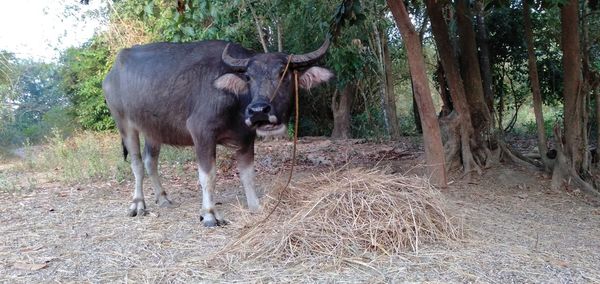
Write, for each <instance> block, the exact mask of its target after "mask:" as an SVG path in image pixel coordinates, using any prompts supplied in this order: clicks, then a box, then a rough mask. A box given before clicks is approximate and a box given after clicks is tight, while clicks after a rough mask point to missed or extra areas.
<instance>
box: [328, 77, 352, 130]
mask: <svg viewBox="0 0 600 284" xmlns="http://www.w3.org/2000/svg"><path fill="white" fill-rule="evenodd" d="M355 91H356V88H355V85H354V84H352V83H348V84H346V86H344V89H343V90H342V91H341V92H338V91H337V90H336V91H335V93H334V94H333V98H332V99H331V110H332V111H333V131H332V133H331V138H334V139H348V138H350V111H351V110H352V97H353V96H354V93H355ZM338 94H339V95H338Z"/></svg>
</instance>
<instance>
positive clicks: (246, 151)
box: [236, 144, 260, 212]
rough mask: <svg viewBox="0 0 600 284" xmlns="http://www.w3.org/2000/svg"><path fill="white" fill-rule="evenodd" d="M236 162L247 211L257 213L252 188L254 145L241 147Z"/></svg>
mask: <svg viewBox="0 0 600 284" xmlns="http://www.w3.org/2000/svg"><path fill="white" fill-rule="evenodd" d="M236 160H237V162H238V171H239V173H240V180H241V182H242V186H243V187H244V192H245V193H246V201H247V202H248V209H250V211H253V212H257V211H259V210H260V204H259V200H258V197H256V190H255V188H254V177H255V172H254V145H253V144H251V145H249V146H248V147H243V148H241V149H240V150H238V151H237V152H236Z"/></svg>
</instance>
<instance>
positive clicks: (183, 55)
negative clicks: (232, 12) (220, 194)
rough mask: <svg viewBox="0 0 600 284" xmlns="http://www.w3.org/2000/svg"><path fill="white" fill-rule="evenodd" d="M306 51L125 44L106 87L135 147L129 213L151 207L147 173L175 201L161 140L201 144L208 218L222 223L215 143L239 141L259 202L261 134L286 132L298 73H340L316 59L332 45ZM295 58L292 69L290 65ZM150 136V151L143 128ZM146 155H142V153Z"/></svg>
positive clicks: (250, 193)
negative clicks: (163, 177)
mask: <svg viewBox="0 0 600 284" xmlns="http://www.w3.org/2000/svg"><path fill="white" fill-rule="evenodd" d="M329 43H330V41H329V39H326V40H325V41H324V43H323V44H322V45H321V47H320V48H318V49H317V50H315V51H313V52H310V53H307V54H301V55H287V54H284V53H256V52H254V51H252V50H248V49H246V48H244V47H242V46H240V45H238V44H235V43H228V42H225V41H216V40H213V41H200V42H194V43H185V44H177V43H152V44H147V45H141V46H135V47H132V48H128V49H123V50H122V51H120V52H119V54H118V56H117V58H116V60H115V63H114V65H113V66H112V69H111V70H110V72H109V73H108V75H106V78H105V79H104V82H103V83H102V88H103V90H104V94H105V96H106V102H107V104H108V107H109V109H110V112H111V114H112V116H113V118H114V119H115V121H116V124H117V128H118V129H119V132H120V134H121V137H122V142H123V149H124V154H125V157H126V156H127V153H130V154H131V169H132V171H133V175H134V177H135V189H134V192H133V200H132V202H131V205H130V207H129V215H130V216H136V215H138V216H142V215H144V214H145V212H146V204H145V202H144V193H143V191H142V180H143V178H144V167H145V168H146V173H147V174H148V175H149V176H150V181H151V184H152V187H153V188H154V194H155V197H156V202H157V203H158V204H159V205H160V206H163V207H169V206H172V204H173V203H172V202H171V201H170V200H169V198H168V197H167V193H166V192H165V191H164V189H163V188H162V186H161V183H160V180H159V177H158V170H157V164H158V155H159V152H160V148H161V145H162V144H168V145H176V146H194V149H195V151H196V157H197V162H198V175H199V185H200V187H201V189H202V211H201V220H202V222H203V223H204V225H205V226H208V227H212V226H217V225H221V224H223V222H224V220H223V218H222V216H221V215H220V214H219V213H218V212H217V211H216V210H215V208H214V206H215V204H214V201H213V198H212V192H213V189H214V188H215V174H216V169H215V159H216V145H217V144H222V145H226V146H232V147H235V149H236V154H235V158H236V159H237V162H238V170H239V175H240V179H241V182H242V185H243V187H244V190H245V193H246V199H247V202H248V207H249V209H250V210H258V209H259V201H258V198H257V197H256V193H255V190H254V139H255V137H256V135H257V134H258V135H260V136H269V135H279V134H284V133H286V125H287V123H288V122H289V119H290V113H291V109H292V103H291V102H292V91H293V87H294V80H293V73H294V72H297V74H298V79H299V87H300V88H304V89H309V88H311V87H313V86H315V85H318V84H320V83H322V82H325V81H328V80H329V79H330V78H332V77H333V74H332V73H331V72H330V71H329V70H327V69H325V68H322V67H317V66H314V65H315V64H316V63H317V61H318V60H319V59H320V58H322V57H323V56H324V55H325V53H326V51H327V49H328V47H329ZM288 63H289V70H287V72H284V70H286V65H288ZM140 134H142V135H143V136H144V138H145V139H144V141H145V144H144V153H143V155H142V152H141V151H140V140H139V135H140ZM142 157H143V160H142Z"/></svg>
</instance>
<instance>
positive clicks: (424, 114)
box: [387, 0, 447, 187]
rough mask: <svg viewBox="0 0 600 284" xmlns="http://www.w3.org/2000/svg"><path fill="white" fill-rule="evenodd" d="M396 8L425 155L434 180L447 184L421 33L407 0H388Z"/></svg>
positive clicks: (395, 13)
mask: <svg viewBox="0 0 600 284" xmlns="http://www.w3.org/2000/svg"><path fill="white" fill-rule="evenodd" d="M387 4H388V6H389V7H390V10H391V11H392V15H393V16H394V20H395V21H396V25H397V26H398V28H399V29H400V33H401V34H402V38H403V39H404V42H405V46H406V53H407V55H408V65H409V69H410V70H411V76H412V81H413V83H414V87H415V97H416V99H417V103H418V104H419V111H420V115H421V123H422V125H423V142H424V144H425V145H424V146H425V159H426V163H427V170H428V172H429V175H430V177H431V180H432V182H433V183H434V184H436V185H438V186H441V187H446V186H447V179H446V167H445V166H446V165H445V161H444V149H443V146H442V139H441V134H440V127H439V124H438V122H437V118H436V111H435V109H434V106H433V100H432V98H431V91H430V90H429V80H427V74H426V72H425V61H424V60H423V50H422V47H421V43H420V41H419V36H418V34H417V32H416V31H415V28H414V26H413V25H412V23H411V21H410V16H409V15H408V12H407V11H406V7H405V6H404V2H402V1H401V0H387Z"/></svg>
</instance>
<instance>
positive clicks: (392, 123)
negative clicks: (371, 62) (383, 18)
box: [382, 34, 400, 140]
mask: <svg viewBox="0 0 600 284" xmlns="http://www.w3.org/2000/svg"><path fill="white" fill-rule="evenodd" d="M382 44H383V66H384V68H385V85H386V87H385V93H386V98H387V100H386V113H387V115H388V123H389V127H390V131H389V133H390V138H391V139H393V140H398V139H400V126H399V125H398V114H397V111H396V95H395V93H394V79H393V73H392V57H391V56H390V48H389V43H388V39H387V34H384V35H382Z"/></svg>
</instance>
